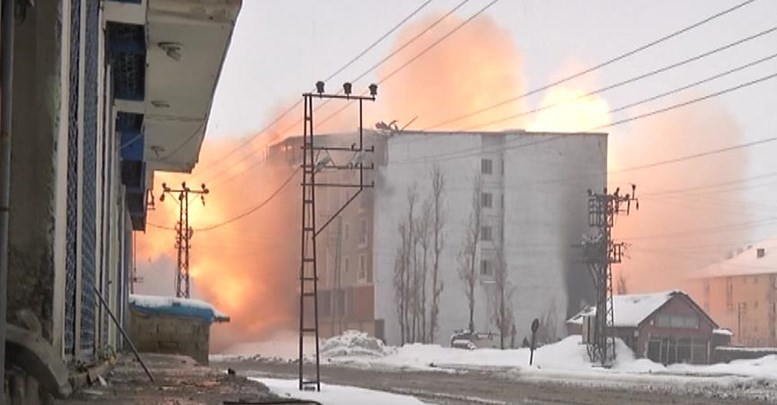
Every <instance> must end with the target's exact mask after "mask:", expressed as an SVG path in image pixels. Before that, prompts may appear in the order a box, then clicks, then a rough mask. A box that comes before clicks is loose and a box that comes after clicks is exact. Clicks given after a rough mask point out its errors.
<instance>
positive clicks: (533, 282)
mask: <svg viewBox="0 0 777 405" xmlns="http://www.w3.org/2000/svg"><path fill="white" fill-rule="evenodd" d="M354 139H356V138H355V135H353V134H348V135H339V136H330V135H321V136H317V137H316V143H317V144H319V145H350V144H351V143H352V142H354ZM365 144H366V145H368V146H369V145H374V146H375V149H376V150H375V153H374V155H373V156H372V157H371V158H372V159H373V160H372V161H374V163H375V170H374V171H373V172H372V173H371V175H370V177H369V180H370V181H371V180H373V179H374V180H375V188H374V189H368V190H366V191H365V192H364V193H363V195H362V196H360V197H359V198H357V199H356V200H355V201H354V203H353V204H352V206H350V207H349V208H348V209H346V210H345V211H344V212H343V213H342V215H341V217H340V218H339V219H337V220H335V221H334V222H333V223H332V224H331V225H330V226H329V227H328V229H327V230H326V231H325V232H324V233H323V235H324V237H323V238H320V239H319V244H318V248H319V252H318V255H319V256H318V257H319V291H320V292H319V294H320V295H319V316H320V319H321V324H320V327H321V335H322V336H330V335H333V334H338V333H341V332H342V331H344V330H347V329H357V330H362V331H365V332H368V333H370V334H374V335H375V336H376V337H378V338H381V339H384V340H385V341H386V342H387V343H390V344H398V343H400V342H401V339H400V335H399V334H400V332H399V324H398V323H399V321H398V316H397V299H396V289H395V285H394V269H395V259H396V257H395V256H396V252H397V249H398V247H399V246H400V245H401V240H400V234H399V232H398V225H399V224H400V223H401V222H402V221H403V220H404V218H405V217H406V211H407V191H408V189H409V188H414V189H415V190H416V192H417V194H418V204H417V207H416V209H417V212H418V211H420V207H421V205H422V203H423V200H424V199H425V198H427V196H428V194H429V192H430V187H431V185H430V173H431V170H432V167H433V166H438V167H439V168H440V170H441V172H442V173H443V174H444V176H445V179H446V187H445V197H444V204H443V205H444V207H443V209H444V212H445V217H446V223H445V226H444V229H443V232H444V239H445V243H444V247H443V250H442V255H441V256H442V257H441V262H440V272H441V277H442V282H443V284H444V289H443V291H442V293H441V298H440V314H439V327H438V332H437V333H436V336H435V343H440V344H445V345H447V344H449V342H450V341H449V339H450V337H451V335H452V334H453V333H454V331H455V330H459V329H464V328H467V322H468V310H467V302H466V300H465V299H464V290H463V285H462V281H461V280H460V279H459V276H458V267H459V262H458V256H459V252H460V249H461V244H462V238H463V235H464V233H465V231H466V227H467V222H468V218H469V215H470V210H471V205H472V204H471V201H472V195H473V183H474V179H475V178H476V177H477V176H480V177H481V178H482V196H481V203H482V204H483V207H482V213H481V215H482V221H481V222H482V224H481V225H482V227H481V229H480V234H481V239H482V240H481V242H480V243H479V244H478V248H477V268H478V270H477V273H478V275H477V287H476V289H475V294H476V298H475V302H476V308H475V326H476V329H477V330H478V331H495V330H498V329H496V328H495V327H494V324H493V322H492V317H491V306H492V304H493V302H492V301H491V299H492V297H493V288H494V279H493V276H494V266H495V265H496V263H495V261H496V259H497V256H498V252H500V251H503V252H504V255H505V263H506V265H507V269H508V273H509V276H508V278H509V284H510V288H511V289H512V291H513V299H512V308H511V311H512V312H513V315H514V320H515V325H516V332H517V336H518V341H519V342H520V341H521V340H522V338H523V337H524V336H527V335H528V334H529V327H530V324H531V321H532V320H533V319H534V318H540V319H542V320H543V322H544V323H546V324H547V325H546V326H545V330H546V334H547V335H549V336H550V337H556V338H560V337H563V336H564V335H565V329H564V322H565V320H566V319H567V318H568V317H570V316H572V315H574V314H575V313H577V312H578V311H579V310H580V309H581V308H583V306H584V305H585V304H589V303H590V302H591V301H590V300H591V299H592V297H593V286H592V283H591V281H590V276H589V274H588V272H587V270H586V267H585V265H584V264H583V263H582V256H581V251H580V250H578V249H577V248H576V247H575V246H576V245H579V244H580V241H581V239H582V235H583V234H586V233H588V232H589V231H590V229H589V227H588V222H587V221H588V219H587V218H588V212H587V190H588V189H592V190H601V189H603V188H604V187H605V183H606V171H607V136H606V134H561V133H531V132H524V131H508V132H471V133H461V132H458V133H457V132H454V133H447V132H418V131H405V132H390V131H367V132H366V133H365ZM300 147H301V138H299V137H294V138H288V139H286V140H284V141H282V142H280V143H278V144H276V145H273V146H272V147H270V149H269V152H268V153H269V157H270V158H271V159H276V160H277V159H280V161H282V162H283V163H284V164H290V165H297V164H299V163H300V156H301V149H300ZM333 157H334V158H335V160H340V159H345V160H346V161H347V160H348V159H349V158H350V157H349V156H345V155H343V156H333ZM367 159H370V157H369V156H368V157H367ZM349 176H353V173H348V172H323V173H322V175H321V177H318V178H317V179H318V181H334V180H337V181H341V182H345V181H347V180H349V179H350V180H354V178H352V177H349ZM352 193H353V190H349V189H333V188H319V189H318V190H317V197H316V200H317V201H316V204H317V211H318V213H319V214H318V215H319V216H318V218H319V223H321V222H320V221H323V220H324V219H325V218H327V217H329V216H330V215H331V214H332V213H333V212H334V211H335V210H336V209H337V208H338V207H339V206H340V204H342V203H343V202H345V201H346V200H347V198H348V197H349V196H350V195H351V194H352ZM297 203H299V202H298V201H297ZM298 222H299V219H294V223H298ZM427 288H430V287H429V286H427ZM428 295H431V294H428ZM427 311H428V307H427Z"/></svg>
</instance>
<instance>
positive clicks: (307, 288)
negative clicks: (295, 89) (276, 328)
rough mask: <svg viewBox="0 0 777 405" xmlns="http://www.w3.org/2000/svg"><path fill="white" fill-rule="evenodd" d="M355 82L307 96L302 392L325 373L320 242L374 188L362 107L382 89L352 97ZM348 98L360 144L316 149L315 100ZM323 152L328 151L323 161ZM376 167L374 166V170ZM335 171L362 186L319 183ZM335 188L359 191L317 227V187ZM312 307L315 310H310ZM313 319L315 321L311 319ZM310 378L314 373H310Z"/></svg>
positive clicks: (301, 300) (321, 87) (301, 293)
mask: <svg viewBox="0 0 777 405" xmlns="http://www.w3.org/2000/svg"><path fill="white" fill-rule="evenodd" d="M351 90H352V86H351V83H345V84H344V85H343V93H344V94H325V93H324V82H321V81H319V82H317V83H316V91H317V93H304V94H303V95H302V97H303V101H304V109H303V110H304V112H303V114H304V115H303V123H304V128H303V131H302V136H303V139H302V169H303V170H302V183H301V188H302V227H301V236H302V238H301V242H302V243H301V258H300V280H299V282H300V289H299V360H298V368H299V389H300V390H303V389H306V388H313V389H315V390H317V391H321V373H320V361H319V360H320V358H319V319H318V265H317V249H316V246H317V244H316V239H317V237H318V236H319V234H320V233H321V232H322V231H323V230H324V229H326V227H327V226H328V225H329V224H330V223H331V222H332V221H333V220H334V219H335V218H337V217H338V216H339V215H340V214H341V213H342V212H343V210H344V209H345V208H346V207H347V206H348V205H349V204H351V202H353V200H355V199H356V197H357V196H358V195H359V194H361V192H362V190H364V189H365V188H370V187H372V184H370V185H366V184H365V181H364V170H365V169H366V168H365V165H364V164H363V163H362V159H363V155H364V153H365V152H373V151H374V150H375V148H374V147H370V148H367V149H365V147H364V137H363V134H364V127H363V114H362V104H363V101H364V100H370V101H374V100H375V96H376V95H377V92H378V86H377V85H375V84H372V85H370V86H369V93H370V96H368V97H367V96H353V95H351ZM316 98H319V99H324V98H326V99H344V100H357V101H358V102H359V132H358V134H359V142H358V143H353V144H351V145H350V147H342V146H315V145H314V142H315V136H314V134H313V132H314V128H315V126H314V119H313V112H314V108H313V101H314V99H316ZM329 151H337V152H353V153H355V154H354V156H353V158H352V159H351V161H350V163H349V164H348V165H338V164H336V163H335V162H334V161H333V159H332V156H331V155H330V154H329ZM319 152H324V153H323V154H322V156H320V158H319V156H318V155H319ZM372 168H374V165H371V166H370V169H372ZM333 170H353V171H356V172H358V178H359V181H358V184H353V183H338V182H324V183H317V182H316V175H317V174H318V173H319V172H321V171H333ZM319 186H320V187H332V188H343V189H350V188H353V189H356V192H355V193H354V194H353V195H352V196H350V198H348V200H347V201H346V202H345V204H343V205H342V206H341V207H339V208H338V209H337V211H336V212H335V213H334V215H332V217H330V218H329V219H328V220H327V221H326V222H325V223H324V225H323V226H321V227H320V228H319V227H317V226H316V188H317V187H319ZM309 305H310V306H312V308H311V307H309ZM311 310H312V311H311ZM311 318H312V319H311ZM306 335H307V336H310V335H312V336H310V337H312V338H314V339H315V363H314V365H315V377H313V376H312V375H311V376H310V377H311V378H305V377H306V375H305V374H306V373H305V370H304V369H305V360H306V359H305V356H304V354H305V345H304V337H305V336H306ZM309 375H310V374H309Z"/></svg>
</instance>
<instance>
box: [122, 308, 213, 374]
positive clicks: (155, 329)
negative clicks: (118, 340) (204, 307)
mask: <svg viewBox="0 0 777 405" xmlns="http://www.w3.org/2000/svg"><path fill="white" fill-rule="evenodd" d="M129 334H130V338H131V339H132V342H133V343H134V344H135V346H136V347H137V349H138V350H139V351H140V352H150V353H165V354H181V355H185V356H189V357H191V358H193V359H194V360H196V361H197V362H198V363H200V364H203V365H207V364H208V347H209V344H210V323H209V322H206V321H204V320H201V319H197V318H184V317H174V316H165V315H149V314H145V313H141V312H139V311H136V310H131V311H130V331H129Z"/></svg>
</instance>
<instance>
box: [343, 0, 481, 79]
mask: <svg viewBox="0 0 777 405" xmlns="http://www.w3.org/2000/svg"><path fill="white" fill-rule="evenodd" d="M470 1H471V0H463V1H462V2H460V3H459V4H457V5H456V6H455V7H453V8H452V9H451V10H449V11H448V12H446V13H445V14H443V15H442V17H440V18H438V19H437V20H435V21H434V22H432V23H431V24H430V25H428V26H427V27H426V28H424V29H423V30H421V31H420V32H418V33H417V34H415V35H414V36H413V37H412V38H410V39H409V40H407V41H405V42H403V43H402V45H400V46H399V47H398V48H397V49H395V50H393V51H392V52H391V53H389V54H388V55H387V56H386V57H384V58H383V59H381V60H379V61H378V62H377V63H375V64H374V65H372V66H371V67H370V68H369V69H367V70H366V71H364V72H363V73H362V74H360V75H359V76H357V77H356V78H355V79H353V80H352V82H357V81H359V80H361V79H363V78H364V76H367V75H368V74H370V73H371V72H373V71H374V70H375V69H377V68H378V66H380V65H382V64H384V63H385V62H386V61H387V60H389V59H391V58H392V57H394V55H396V54H398V53H399V52H401V51H402V50H404V49H405V48H407V47H408V46H409V45H410V44H411V43H413V42H415V41H417V40H418V38H420V37H421V36H423V35H424V34H426V33H427V32H429V31H431V30H432V28H434V27H436V26H437V25H439V24H440V23H441V22H443V21H445V19H446V18H448V17H449V16H450V15H451V14H453V13H455V12H456V11H458V10H459V9H460V8H461V7H462V6H464V5H465V4H467V3H469V2H470Z"/></svg>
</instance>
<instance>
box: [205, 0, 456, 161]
mask: <svg viewBox="0 0 777 405" xmlns="http://www.w3.org/2000/svg"><path fill="white" fill-rule="evenodd" d="M432 1H433V0H427V1H425V2H423V3H421V5H420V6H418V7H417V8H415V9H414V10H413V11H412V12H411V13H410V14H408V15H407V16H405V17H404V18H403V19H402V20H400V21H399V22H398V23H397V24H395V25H394V26H393V27H391V29H389V30H388V31H386V32H385V33H384V34H383V35H381V36H380V37H379V38H378V39H377V40H376V41H374V42H373V43H371V44H370V45H369V46H367V47H366V48H364V49H363V50H362V51H361V52H359V53H358V54H357V55H356V56H355V57H353V58H352V59H351V60H349V61H348V62H347V63H346V64H345V65H343V66H341V67H340V68H338V69H337V70H335V71H334V72H333V73H332V74H330V75H329V76H327V78H326V79H324V81H325V82H326V81H329V80H331V79H333V78H334V77H335V76H337V75H338V74H340V73H342V72H343V71H344V70H345V69H347V68H348V67H350V66H351V65H353V64H354V63H355V62H356V61H357V60H359V59H360V58H362V57H363V56H364V55H366V54H367V53H368V52H369V51H371V50H372V49H374V48H375V47H376V46H377V45H378V44H380V43H381V42H383V41H384V40H385V39H386V38H388V36H389V35H391V34H392V33H394V32H395V31H396V30H397V29H399V28H400V27H401V26H402V25H404V24H405V23H407V21H409V20H410V19H411V18H413V17H414V16H416V15H417V14H418V13H419V12H421V10H423V9H424V8H425V7H426V6H428V5H429V3H431V2H432ZM467 1H470V0H465V1H464V2H463V3H466V2H467ZM463 3H462V4H461V5H463ZM461 5H459V6H457V8H458V7H460V6H461ZM455 9H456V8H454V10H455ZM428 29H431V27H430V28H428ZM428 29H427V30H428ZM424 32H425V31H424ZM373 69H374V67H373ZM367 73H369V71H368V72H367ZM365 74H366V73H365ZM360 77H362V76H360ZM357 80H358V79H357ZM354 81H355V80H354ZM300 104H302V100H298V101H297V102H296V103H294V105H292V106H291V107H290V108H289V109H287V110H286V111H284V112H283V113H282V114H281V115H280V116H278V117H277V118H276V119H275V120H273V121H272V122H271V123H270V124H268V125H267V126H265V127H264V128H263V129H262V130H260V131H259V132H257V133H255V134H254V135H253V136H251V137H249V138H248V139H246V141H245V142H243V143H241V144H240V145H238V146H237V147H236V148H234V149H232V150H231V151H230V152H228V153H227V154H225V155H224V156H222V157H221V158H219V159H217V160H216V161H215V164H213V165H211V166H209V167H213V166H216V165H217V164H219V162H223V161H225V159H226V158H227V157H229V156H231V155H232V154H233V153H235V152H236V151H237V150H239V149H241V148H243V147H245V146H247V145H248V144H249V143H251V142H252V141H253V140H254V139H256V138H257V137H258V136H259V135H262V134H263V133H265V132H267V130H269V129H270V128H271V127H272V126H273V125H275V124H276V123H277V122H279V121H280V120H281V119H282V118H283V117H285V116H286V115H288V114H290V113H291V112H292V111H293V110H294V109H295V108H297V107H298V106H299V105H300ZM324 104H325V103H322V104H321V105H319V106H318V108H321V107H323V106H324ZM300 122H301V120H300V121H299V122H296V123H294V124H292V125H290V126H289V129H291V128H293V127H294V126H296V125H297V124H299V123H300ZM286 131H287V130H283V131H281V132H279V133H278V134H276V136H275V137H273V138H271V139H270V140H269V141H271V140H272V139H274V138H277V137H279V136H280V135H282V134H284V133H286ZM203 170H204V169H203Z"/></svg>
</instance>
